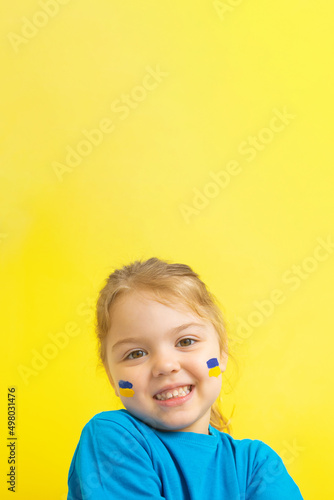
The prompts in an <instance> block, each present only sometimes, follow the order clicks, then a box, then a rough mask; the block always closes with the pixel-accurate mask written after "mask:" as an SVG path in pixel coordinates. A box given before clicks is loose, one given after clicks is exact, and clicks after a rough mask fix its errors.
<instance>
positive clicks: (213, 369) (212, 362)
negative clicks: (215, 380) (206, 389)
mask: <svg viewBox="0 0 334 500" xmlns="http://www.w3.org/2000/svg"><path fill="white" fill-rule="evenodd" d="M206 365H207V367H208V369H209V377H219V375H220V374H221V370H220V368H219V361H218V359H217V358H211V359H209V360H208V361H207V362H206Z"/></svg>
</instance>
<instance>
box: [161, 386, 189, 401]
mask: <svg viewBox="0 0 334 500" xmlns="http://www.w3.org/2000/svg"><path fill="white" fill-rule="evenodd" d="M189 392H190V386H189V385H188V386H184V387H180V388H179V389H173V390H172V391H168V392H165V393H161V394H157V395H156V398H157V399H159V400H160V401H165V400H166V399H171V398H177V397H184V396H186V395H187V394H189Z"/></svg>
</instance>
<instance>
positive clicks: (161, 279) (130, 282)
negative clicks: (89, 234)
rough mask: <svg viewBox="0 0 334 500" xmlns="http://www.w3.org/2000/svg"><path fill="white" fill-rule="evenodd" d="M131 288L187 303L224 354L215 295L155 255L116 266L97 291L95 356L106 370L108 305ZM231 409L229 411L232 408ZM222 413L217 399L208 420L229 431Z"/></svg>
mask: <svg viewBox="0 0 334 500" xmlns="http://www.w3.org/2000/svg"><path fill="white" fill-rule="evenodd" d="M135 290H143V291H144V290H147V291H151V292H153V294H154V295H155V297H156V300H157V301H158V302H160V303H162V304H168V305H170V302H171V301H172V302H173V303H175V302H178V303H182V304H184V305H187V306H188V307H189V308H190V309H191V310H192V311H194V312H195V313H196V314H197V315H198V316H199V317H201V318H203V319H205V320H207V321H210V322H211V323H212V325H213V326H214V328H215V330H216V332H217V334H218V340H219V345H220V348H221V351H222V352H225V353H226V354H228V346H227V333H226V328H225V322H224V319H223V316H222V313H221V311H220V308H219V307H218V305H217V303H216V302H217V301H216V298H215V297H214V296H213V294H212V293H210V292H209V290H208V289H207V287H206V286H205V284H204V283H203V281H201V279H200V278H199V275H198V274H197V273H195V272H194V271H193V270H192V269H191V268H190V267H189V266H187V265H185V264H172V263H169V262H167V261H163V260H160V259H158V258H156V257H153V258H151V259H148V260H146V261H135V262H133V263H132V264H129V265H127V266H124V267H122V268H121V269H116V270H115V271H114V272H113V273H112V274H110V276H109V277H108V278H107V280H106V283H105V286H104V287H103V288H102V290H101V291H100V294H99V297H98V300H97V307H96V320H97V326H96V333H97V338H98V343H99V356H100V359H101V361H102V363H103V365H104V368H105V369H106V371H107V373H109V372H108V367H107V361H106V337H107V333H108V331H109V329H110V326H111V306H112V305H113V304H114V303H115V300H116V299H117V298H119V297H120V296H121V295H124V294H125V293H129V292H131V291H135ZM232 413H233V412H232ZM231 419H232V415H231V418H230V419H229V420H227V418H226V417H224V415H223V414H222V412H221V410H220V407H219V404H218V401H216V402H215V403H214V404H213V405H212V407H211V415H210V424H211V425H212V426H213V427H215V428H216V429H218V430H220V431H225V432H228V433H229V434H231V433H232V428H231V424H230V421H231Z"/></svg>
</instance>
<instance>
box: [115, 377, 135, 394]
mask: <svg viewBox="0 0 334 500" xmlns="http://www.w3.org/2000/svg"><path fill="white" fill-rule="evenodd" d="M118 385H119V393H120V395H121V396H126V397H127V398H132V396H133V395H134V393H135V391H134V390H133V389H132V384H131V382H126V381H125V380H120V381H119V382H118Z"/></svg>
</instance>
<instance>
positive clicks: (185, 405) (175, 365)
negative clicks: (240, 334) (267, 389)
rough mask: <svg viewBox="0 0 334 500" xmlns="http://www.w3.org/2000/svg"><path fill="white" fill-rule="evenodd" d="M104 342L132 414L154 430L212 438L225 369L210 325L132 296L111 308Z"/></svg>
mask: <svg viewBox="0 0 334 500" xmlns="http://www.w3.org/2000/svg"><path fill="white" fill-rule="evenodd" d="M106 342H107V345H106V347H107V364H108V369H109V373H110V376H109V378H110V382H111V384H112V386H113V387H114V389H115V392H116V394H117V395H118V396H119V397H120V399H121V401H122V403H123V405H124V406H125V408H126V409H127V410H128V411H129V412H130V413H131V414H133V415H134V416H136V417H138V418H139V419H140V420H142V421H143V422H145V423H147V424H148V425H150V426H151V427H153V428H156V429H160V430H166V431H188V432H197V433H202V434H208V425H209V422H210V410H211V406H212V404H213V403H214V402H215V400H216V399H217V397H218V396H219V392H220V389H221V383H222V376H221V371H224V370H225V369H226V363H227V356H226V354H225V353H221V352H220V347H219V342H218V335H217V332H216V330H215V329H214V327H213V325H212V324H211V323H209V322H206V321H204V320H203V319H202V318H200V317H198V316H197V315H195V313H193V312H192V311H191V309H188V308H186V306H183V307H182V308H181V309H180V308H179V307H178V309H175V308H174V306H171V307H168V306H166V305H163V304H161V303H159V302H157V301H156V300H154V296H153V295H150V294H149V293H148V292H141V293H139V292H131V293H129V294H128V295H123V296H122V297H120V298H119V299H118V300H117V301H116V303H115V304H114V305H113V306H112V311H111V328H110V331H109V332H108V335H107V340H106ZM216 365H219V367H217V366H216ZM180 388H183V390H182V389H180ZM189 390H190V392H189V393H188V391H189ZM171 395H172V396H173V397H172V398H171V397H170V396H171Z"/></svg>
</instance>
